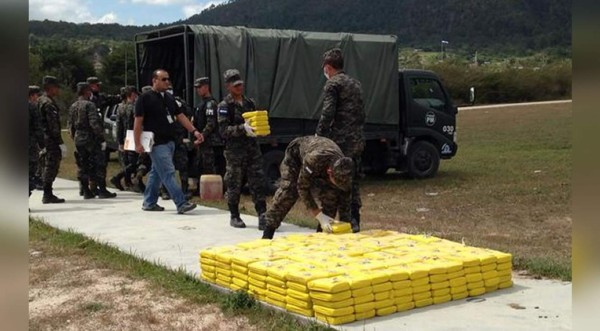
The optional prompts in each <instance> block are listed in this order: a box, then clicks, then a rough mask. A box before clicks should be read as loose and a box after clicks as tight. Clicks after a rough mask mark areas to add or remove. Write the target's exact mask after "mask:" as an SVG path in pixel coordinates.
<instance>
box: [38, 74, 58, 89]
mask: <svg viewBox="0 0 600 331" xmlns="http://www.w3.org/2000/svg"><path fill="white" fill-rule="evenodd" d="M42 85H43V86H44V87H48V86H60V85H59V84H58V79H56V77H54V76H44V78H43V79H42Z"/></svg>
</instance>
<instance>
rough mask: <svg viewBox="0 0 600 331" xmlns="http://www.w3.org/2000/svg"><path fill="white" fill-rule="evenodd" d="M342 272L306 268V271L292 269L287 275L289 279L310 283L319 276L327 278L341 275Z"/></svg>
mask: <svg viewBox="0 0 600 331" xmlns="http://www.w3.org/2000/svg"><path fill="white" fill-rule="evenodd" d="M341 274H342V272H341V271H340V272H335V271H331V270H304V271H291V272H290V273H289V274H288V275H287V280H288V281H292V282H296V283H299V284H308V282H310V281H311V280H314V279H319V278H327V277H333V276H338V275H341Z"/></svg>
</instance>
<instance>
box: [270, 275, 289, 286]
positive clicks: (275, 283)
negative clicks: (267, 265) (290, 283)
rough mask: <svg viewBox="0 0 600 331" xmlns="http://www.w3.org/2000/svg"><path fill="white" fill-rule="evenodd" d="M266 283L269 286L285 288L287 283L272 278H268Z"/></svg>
mask: <svg viewBox="0 0 600 331" xmlns="http://www.w3.org/2000/svg"><path fill="white" fill-rule="evenodd" d="M265 282H266V283H267V285H268V284H271V285H273V286H277V287H285V282H284V281H282V280H279V279H277V278H273V277H271V276H267V279H265Z"/></svg>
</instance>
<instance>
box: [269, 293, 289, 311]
mask: <svg viewBox="0 0 600 331" xmlns="http://www.w3.org/2000/svg"><path fill="white" fill-rule="evenodd" d="M265 302H266V303H269V304H272V305H273V306H276V307H279V308H283V309H285V307H286V303H285V302H283V301H278V300H275V299H273V298H270V297H269V296H267V297H266V298H265Z"/></svg>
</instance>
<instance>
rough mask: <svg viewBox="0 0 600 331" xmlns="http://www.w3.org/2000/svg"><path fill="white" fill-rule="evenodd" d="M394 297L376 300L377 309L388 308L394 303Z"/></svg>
mask: <svg viewBox="0 0 600 331" xmlns="http://www.w3.org/2000/svg"><path fill="white" fill-rule="evenodd" d="M394 302H395V301H394V299H385V300H381V301H375V309H381V308H386V307H390V306H393V305H394Z"/></svg>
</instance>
